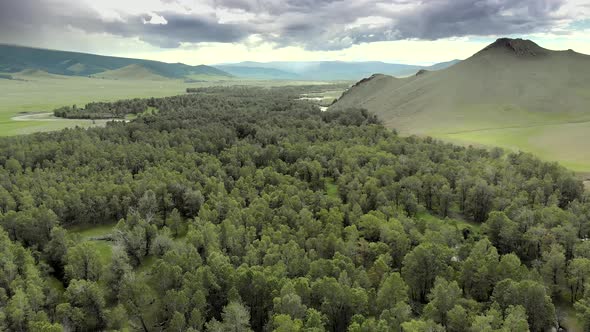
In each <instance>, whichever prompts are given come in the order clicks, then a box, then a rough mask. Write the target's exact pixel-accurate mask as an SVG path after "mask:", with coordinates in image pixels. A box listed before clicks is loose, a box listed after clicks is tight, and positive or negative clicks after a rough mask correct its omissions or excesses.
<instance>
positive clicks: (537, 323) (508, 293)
mask: <svg viewBox="0 0 590 332" xmlns="http://www.w3.org/2000/svg"><path fill="white" fill-rule="evenodd" d="M492 299H493V300H494V301H495V302H496V303H497V304H498V305H499V307H500V309H501V310H503V311H504V312H506V310H508V308H509V307H510V306H518V305H520V306H522V307H524V309H525V310H526V314H527V317H528V323H529V327H530V329H531V331H533V332H538V331H544V330H545V329H546V328H548V327H551V326H555V323H556V322H555V307H554V306H553V303H552V302H551V298H550V296H549V295H548V294H547V291H546V289H545V287H544V286H543V285H542V284H540V283H538V282H535V281H532V280H523V281H520V282H515V281H513V280H510V279H506V280H503V281H500V282H498V284H496V287H495V288H494V293H493V295H492Z"/></svg>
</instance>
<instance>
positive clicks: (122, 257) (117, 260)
mask: <svg viewBox="0 0 590 332" xmlns="http://www.w3.org/2000/svg"><path fill="white" fill-rule="evenodd" d="M131 271H132V268H131V265H130V264H129V257H128V256H127V254H126V253H125V252H124V251H123V250H122V249H121V248H114V249H113V255H112V257H111V260H110V262H109V264H108V265H107V266H106V271H105V274H104V281H105V283H106V284H107V285H109V288H108V291H109V293H110V297H111V298H116V297H117V296H118V295H119V293H120V292H121V286H122V283H123V281H124V280H125V277H126V276H127V275H128V274H129V273H131Z"/></svg>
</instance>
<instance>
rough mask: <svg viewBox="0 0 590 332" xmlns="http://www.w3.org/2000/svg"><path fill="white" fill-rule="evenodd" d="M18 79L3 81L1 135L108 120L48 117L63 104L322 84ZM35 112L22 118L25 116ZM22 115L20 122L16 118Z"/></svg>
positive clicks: (29, 75) (41, 75)
mask: <svg viewBox="0 0 590 332" xmlns="http://www.w3.org/2000/svg"><path fill="white" fill-rule="evenodd" d="M12 76H14V77H15V78H17V79H16V80H6V79H3V80H0V91H2V93H0V136H14V135H21V134H30V133H34V132H40V131H52V130H60V129H63V128H68V127H75V126H80V127H91V126H104V125H105V123H106V121H95V122H93V121H91V120H66V119H56V118H53V117H51V116H49V115H48V114H46V113H48V112H51V111H53V109H55V108H57V107H60V106H64V105H74V104H76V105H79V106H82V105H85V104H86V103H88V102H92V101H114V100H119V99H125V98H144V97H165V96H173V95H179V94H183V93H185V91H186V89H187V88H198V87H207V86H230V85H251V86H280V85H307V84H323V82H309V81H262V80H252V81H242V80H237V79H223V80H208V81H206V80H205V77H201V78H202V79H203V80H202V81H199V82H193V83H186V82H185V81H183V80H161V81H150V80H109V79H100V78H89V77H70V76H59V75H52V74H48V73H45V72H39V71H29V72H26V73H24V74H17V75H14V74H13V75H12ZM31 114H39V115H36V116H35V118H27V117H25V118H24V119H23V116H30V115H31ZM15 117H20V121H15V120H14V119H13V118H15Z"/></svg>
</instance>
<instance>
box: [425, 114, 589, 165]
mask: <svg viewBox="0 0 590 332" xmlns="http://www.w3.org/2000/svg"><path fill="white" fill-rule="evenodd" d="M511 120H512V121H511V124H510V125H507V124H506V122H504V123H503V124H502V123H501V122H500V121H498V122H496V119H489V116H488V117H483V120H479V122H469V121H466V122H465V123H462V124H461V125H455V126H451V125H449V126H444V127H445V129H444V130H443V129H442V128H443V126H441V127H439V128H438V129H436V130H425V134H428V135H431V136H433V137H437V138H440V139H443V140H446V141H450V142H453V143H457V144H462V145H476V146H499V147H502V148H505V149H508V150H511V151H527V152H531V153H534V154H535V155H537V156H538V157H540V158H542V159H545V160H548V161H551V160H553V161H559V162H560V163H561V164H563V165H564V166H566V167H568V168H570V169H572V170H574V171H576V172H579V173H587V172H589V171H590V150H588V149H587V144H588V142H589V141H590V119H589V118H588V116H586V115H575V114H560V115H559V116H557V115H555V114H548V115H545V116H542V115H539V114H535V113H522V115H520V116H514V117H512V118H511Z"/></svg>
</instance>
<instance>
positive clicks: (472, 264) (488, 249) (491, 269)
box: [461, 238, 499, 301]
mask: <svg viewBox="0 0 590 332" xmlns="http://www.w3.org/2000/svg"><path fill="white" fill-rule="evenodd" d="M498 258H499V257H498V252H497V251H496V248H495V247H494V246H493V245H492V244H491V243H490V241H489V240H488V239H487V238H486V239H483V240H480V241H478V242H477V243H476V244H475V245H474V246H473V249H472V250H471V253H470V254H469V257H467V259H466V260H465V262H464V263H463V272H462V274H461V281H462V284H463V289H465V292H466V293H467V294H469V295H471V296H472V297H473V298H474V299H476V300H478V301H487V300H488V299H489V297H490V295H491V294H492V290H493V286H494V284H495V281H496V274H497V272H496V266H497V265H498Z"/></svg>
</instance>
